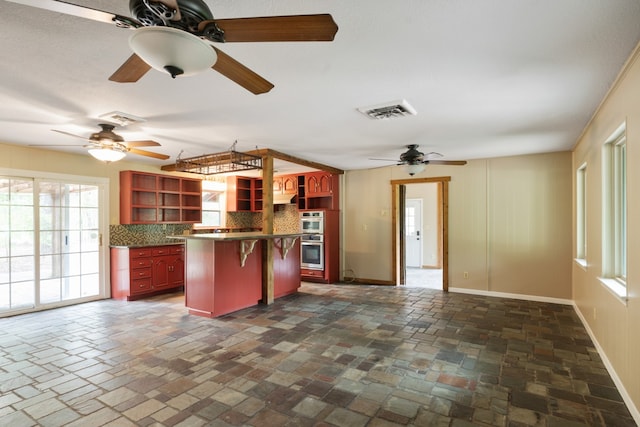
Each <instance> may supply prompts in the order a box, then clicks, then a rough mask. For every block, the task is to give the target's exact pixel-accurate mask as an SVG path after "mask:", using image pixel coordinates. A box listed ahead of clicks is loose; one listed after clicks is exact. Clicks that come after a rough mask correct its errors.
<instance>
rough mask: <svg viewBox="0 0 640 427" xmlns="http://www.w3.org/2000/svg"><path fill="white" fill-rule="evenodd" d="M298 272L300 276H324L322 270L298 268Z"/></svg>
mask: <svg viewBox="0 0 640 427" xmlns="http://www.w3.org/2000/svg"><path fill="white" fill-rule="evenodd" d="M300 273H301V275H302V276H309V277H324V271H322V270H308V269H302V270H300Z"/></svg>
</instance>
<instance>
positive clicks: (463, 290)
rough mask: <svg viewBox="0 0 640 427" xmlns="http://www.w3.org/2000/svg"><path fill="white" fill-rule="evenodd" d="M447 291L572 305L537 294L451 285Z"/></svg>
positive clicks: (562, 299)
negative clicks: (454, 286)
mask: <svg viewBox="0 0 640 427" xmlns="http://www.w3.org/2000/svg"><path fill="white" fill-rule="evenodd" d="M449 292H455V293H458V294H471V295H482V296H485V297H496V298H511V299H521V300H524V301H537V302H549V303H552V304H562V305H573V301H572V300H570V299H564V298H550V297H542V296H539V295H524V294H511V293H507V292H492V291H481V290H477V289H467V288H451V287H450V288H449Z"/></svg>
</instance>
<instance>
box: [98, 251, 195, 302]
mask: <svg viewBox="0 0 640 427" xmlns="http://www.w3.org/2000/svg"><path fill="white" fill-rule="evenodd" d="M182 286H184V245H162V246H149V247H144V248H128V247H113V248H111V297H112V298H116V299H126V300H129V301H132V300H135V299H139V298H143V297H147V296H151V295H155V294H158V293H163V292H172V291H175V290H178V289H179V288H180V287H182Z"/></svg>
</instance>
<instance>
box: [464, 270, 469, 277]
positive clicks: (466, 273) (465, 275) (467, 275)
mask: <svg viewBox="0 0 640 427" xmlns="http://www.w3.org/2000/svg"><path fill="white" fill-rule="evenodd" d="M463 276H464V278H465V279H468V278H469V272H468V271H465V272H464V273H463Z"/></svg>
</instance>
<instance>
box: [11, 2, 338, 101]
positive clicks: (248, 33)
mask: <svg viewBox="0 0 640 427" xmlns="http://www.w3.org/2000/svg"><path fill="white" fill-rule="evenodd" d="M8 1H11V2H14V3H20V4H24V5H28V6H33V7H37V8H41V9H46V10H50V11H53V12H58V13H64V14H68V15H74V16H78V17H81V18H87V19H93V20H96V21H100V22H106V23H110V24H114V25H116V26H118V27H121V28H127V29H132V30H135V32H134V33H133V35H132V36H131V38H130V40H129V45H130V46H131V48H132V50H133V51H134V53H133V55H131V56H130V57H129V59H127V60H126V62H125V63H124V64H123V65H122V66H121V67H120V68H119V69H118V70H117V71H116V72H115V73H113V75H111V77H109V80H111V81H114V82H119V83H132V82H136V81H138V80H139V79H140V78H141V77H142V76H144V75H145V74H146V73H147V72H148V71H149V70H150V69H151V68H152V67H153V68H156V69H158V70H161V71H166V72H167V73H169V74H170V75H171V76H172V77H174V78H175V77H176V76H178V75H182V74H184V75H188V74H194V73H196V72H200V71H204V70H206V69H208V68H212V69H214V70H215V71H217V72H219V73H220V74H222V75H224V76H225V77H227V78H229V79H231V80H232V81H234V82H236V83H237V84H239V85H240V86H242V87H244V88H245V89H247V90H249V91H250V92H252V93H254V94H256V95H258V94H261V93H265V92H268V91H270V90H271V89H272V88H273V84H272V83H270V82H269V81H267V80H265V79H264V78H263V77H261V76H259V75H258V74H256V73H255V72H253V71H252V70H250V69H249V68H247V67H245V66H244V65H242V64H241V63H239V62H238V61H236V60H235V59H233V58H231V57H230V56H229V55H227V54H225V53H224V52H222V51H221V50H219V49H218V48H216V47H214V46H211V45H210V44H209V43H210V42H214V43H231V42H289V41H332V40H333V38H334V37H335V34H336V32H337V31H338V26H337V25H336V23H335V22H334V20H333V18H332V17H331V15H329V14H316V15H289V16H268V17H253V18H235V19H214V17H213V14H212V13H211V11H210V10H209V7H208V6H207V4H206V3H205V2H204V0H130V1H129V10H130V12H131V15H132V16H133V17H127V16H122V15H117V14H114V13H110V12H105V11H102V10H97V9H92V8H89V7H85V6H80V5H76V4H73V3H68V2H66V1H60V0H8Z"/></svg>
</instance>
